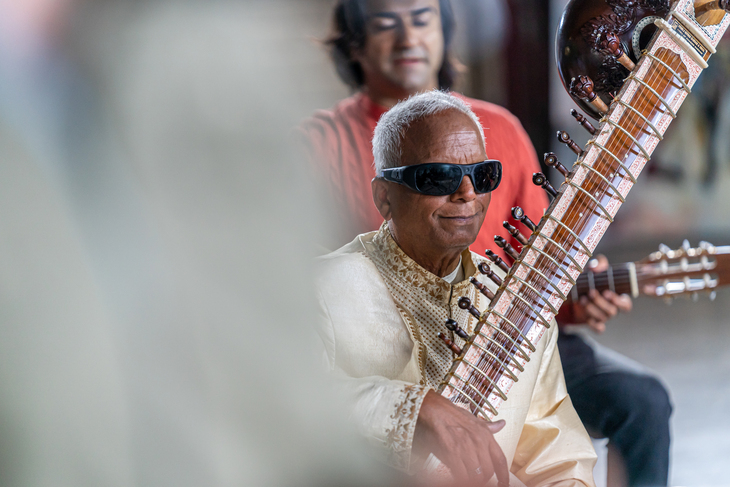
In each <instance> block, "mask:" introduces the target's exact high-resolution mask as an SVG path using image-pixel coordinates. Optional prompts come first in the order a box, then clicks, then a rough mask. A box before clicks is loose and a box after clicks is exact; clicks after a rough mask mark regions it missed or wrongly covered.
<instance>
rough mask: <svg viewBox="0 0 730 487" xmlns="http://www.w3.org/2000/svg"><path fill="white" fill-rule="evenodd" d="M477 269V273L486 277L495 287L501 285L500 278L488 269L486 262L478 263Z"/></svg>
mask: <svg viewBox="0 0 730 487" xmlns="http://www.w3.org/2000/svg"><path fill="white" fill-rule="evenodd" d="M477 268H478V269H479V272H481V273H482V274H484V275H485V276H487V277H488V278H490V279H491V280H492V282H494V283H495V284H496V285H497V286H501V285H502V278H500V277H499V276H498V275H497V274H495V273H494V271H493V270H492V269H490V268H489V264H487V263H486V262H482V263H480V264H479V265H478V266H477Z"/></svg>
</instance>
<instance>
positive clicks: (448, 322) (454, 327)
mask: <svg viewBox="0 0 730 487" xmlns="http://www.w3.org/2000/svg"><path fill="white" fill-rule="evenodd" d="M446 328H448V329H449V330H451V331H453V332H454V334H456V336H458V337H459V338H461V339H462V340H466V341H469V339H470V338H471V337H470V336H469V334H468V333H467V332H465V331H464V330H462V329H461V327H460V326H459V324H458V323H457V322H456V321H454V320H446Z"/></svg>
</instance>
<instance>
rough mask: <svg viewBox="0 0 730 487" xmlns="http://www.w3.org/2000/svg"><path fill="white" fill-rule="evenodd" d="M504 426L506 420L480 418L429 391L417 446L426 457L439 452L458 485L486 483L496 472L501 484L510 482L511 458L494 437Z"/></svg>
mask: <svg viewBox="0 0 730 487" xmlns="http://www.w3.org/2000/svg"><path fill="white" fill-rule="evenodd" d="M504 425H505V422H504V420H501V421H496V422H494V423H491V422H488V421H484V420H483V419H480V418H477V417H476V416H474V415H473V414H471V413H470V412H469V411H466V410H464V409H462V408H460V407H458V406H455V405H454V404H452V403H451V401H449V400H448V399H446V398H445V397H442V396H440V395H439V394H437V393H436V392H434V391H429V392H428V393H427V394H426V397H425V398H424V399H423V404H422V405H421V411H420V413H419V414H418V422H417V423H416V431H415V433H414V437H413V449H414V451H415V452H416V453H418V454H419V455H421V456H423V457H424V458H425V457H426V456H427V455H428V454H429V453H433V454H434V455H436V457H437V458H438V459H439V460H441V461H442V462H443V463H444V464H445V465H446V466H447V467H449V469H450V470H451V474H452V475H453V477H454V480H455V483H454V485H459V486H462V485H469V486H471V485H474V486H477V485H478V486H484V485H486V483H487V481H488V480H489V479H490V478H492V475H494V474H496V475H497V480H498V481H499V482H500V485H502V484H503V485H508V484H509V468H508V466H507V459H506V458H505V456H504V453H503V452H502V449H501V448H500V447H499V445H498V444H497V442H496V441H495V439H494V436H493V435H494V433H497V432H498V431H499V430H501V429H502V428H503V427H504Z"/></svg>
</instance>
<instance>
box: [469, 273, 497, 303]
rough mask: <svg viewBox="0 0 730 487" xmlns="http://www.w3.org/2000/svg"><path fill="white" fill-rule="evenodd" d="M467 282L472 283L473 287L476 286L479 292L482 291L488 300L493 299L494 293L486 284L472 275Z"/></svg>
mask: <svg viewBox="0 0 730 487" xmlns="http://www.w3.org/2000/svg"><path fill="white" fill-rule="evenodd" d="M469 282H471V283H472V284H474V287H476V288H477V289H478V290H479V292H480V293H482V294H483V295H484V296H486V298H487V299H488V300H490V301H491V300H492V299H494V293H493V292H492V291H490V290H489V288H488V287H487V286H485V285H484V284H482V283H481V282H479V281H477V280H476V278H474V277H472V278H470V279H469Z"/></svg>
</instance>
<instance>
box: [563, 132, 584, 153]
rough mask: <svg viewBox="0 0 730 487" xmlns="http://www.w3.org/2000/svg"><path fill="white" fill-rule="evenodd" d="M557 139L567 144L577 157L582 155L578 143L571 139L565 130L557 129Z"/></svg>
mask: <svg viewBox="0 0 730 487" xmlns="http://www.w3.org/2000/svg"><path fill="white" fill-rule="evenodd" d="M558 141H560V142H562V143H563V144H565V145H567V146H568V148H569V149H570V150H572V151H573V152H575V155H577V156H578V157H580V156H582V155H583V149H581V148H580V147H578V144H576V143H575V142H573V139H571V138H570V135H569V134H568V132H566V131H565V130H558Z"/></svg>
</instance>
